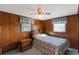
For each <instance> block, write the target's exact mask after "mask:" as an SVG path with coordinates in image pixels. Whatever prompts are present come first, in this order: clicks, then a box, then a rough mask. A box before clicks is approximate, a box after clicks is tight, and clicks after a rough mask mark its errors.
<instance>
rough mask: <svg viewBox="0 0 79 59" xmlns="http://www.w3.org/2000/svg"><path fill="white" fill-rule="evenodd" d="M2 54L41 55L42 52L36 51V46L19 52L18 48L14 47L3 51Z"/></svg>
mask: <svg viewBox="0 0 79 59" xmlns="http://www.w3.org/2000/svg"><path fill="white" fill-rule="evenodd" d="M4 55H43V54H42V53H41V52H40V51H38V50H37V49H36V48H34V47H33V48H31V49H29V50H26V51H24V52H20V51H19V50H18V49H15V50H12V51H9V52H7V53H5V54H4Z"/></svg>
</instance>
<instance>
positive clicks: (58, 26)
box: [53, 18, 67, 32]
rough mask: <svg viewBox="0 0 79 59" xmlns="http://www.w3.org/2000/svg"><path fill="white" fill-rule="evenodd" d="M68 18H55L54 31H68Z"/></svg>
mask: <svg viewBox="0 0 79 59" xmlns="http://www.w3.org/2000/svg"><path fill="white" fill-rule="evenodd" d="M66 24H67V18H59V19H54V20H53V31H54V32H66Z"/></svg>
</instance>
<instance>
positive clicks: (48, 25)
mask: <svg viewBox="0 0 79 59" xmlns="http://www.w3.org/2000/svg"><path fill="white" fill-rule="evenodd" d="M77 24H78V16H77V15H73V16H68V24H67V30H66V33H63V32H62V33H57V32H53V24H52V21H51V20H47V21H43V24H42V26H43V28H44V29H43V31H44V32H45V33H48V34H50V32H51V34H50V35H52V36H57V37H63V38H67V39H69V40H70V45H71V47H72V48H77V45H78V34H77V33H78V30H77V28H78V26H77Z"/></svg>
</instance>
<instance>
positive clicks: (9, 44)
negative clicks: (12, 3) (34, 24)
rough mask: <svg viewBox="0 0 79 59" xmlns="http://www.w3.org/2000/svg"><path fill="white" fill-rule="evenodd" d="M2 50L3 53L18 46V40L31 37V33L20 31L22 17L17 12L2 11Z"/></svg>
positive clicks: (0, 13)
mask: <svg viewBox="0 0 79 59" xmlns="http://www.w3.org/2000/svg"><path fill="white" fill-rule="evenodd" d="M0 27H1V29H0V50H1V49H2V53H4V52H7V51H9V50H12V49H14V48H17V47H18V45H17V44H18V42H19V41H20V40H22V39H27V38H29V33H27V32H21V31H20V29H21V28H20V19H19V16H17V15H15V14H10V13H5V12H0Z"/></svg>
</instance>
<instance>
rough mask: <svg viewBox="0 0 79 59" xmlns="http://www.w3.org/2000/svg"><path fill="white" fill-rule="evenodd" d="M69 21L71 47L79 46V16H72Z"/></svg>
mask: <svg viewBox="0 0 79 59" xmlns="http://www.w3.org/2000/svg"><path fill="white" fill-rule="evenodd" d="M68 22H69V23H68V38H69V40H70V44H71V47H73V48H78V34H77V33H78V30H77V24H78V16H76V15H74V16H70V17H69V20H68Z"/></svg>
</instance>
